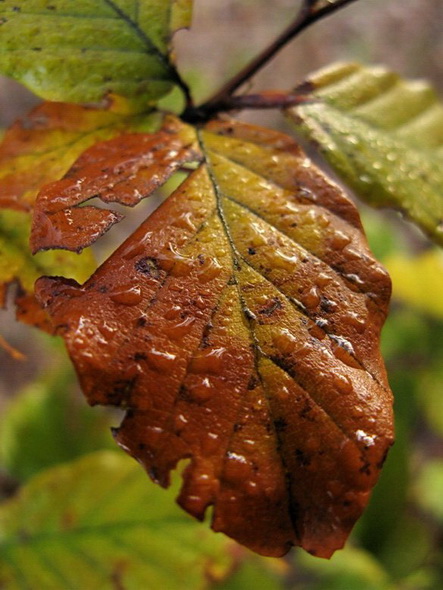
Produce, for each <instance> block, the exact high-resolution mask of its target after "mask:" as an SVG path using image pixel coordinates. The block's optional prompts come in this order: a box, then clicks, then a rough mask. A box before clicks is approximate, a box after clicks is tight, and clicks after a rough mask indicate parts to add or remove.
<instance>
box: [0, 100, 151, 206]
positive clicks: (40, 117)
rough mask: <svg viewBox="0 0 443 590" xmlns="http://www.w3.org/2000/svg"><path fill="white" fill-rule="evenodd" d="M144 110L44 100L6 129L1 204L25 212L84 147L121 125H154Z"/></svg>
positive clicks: (141, 127) (129, 127) (2, 147)
mask: <svg viewBox="0 0 443 590" xmlns="http://www.w3.org/2000/svg"><path fill="white" fill-rule="evenodd" d="M154 124H155V120H153V118H152V117H150V116H148V115H146V114H142V115H139V116H129V115H126V116H125V115H122V114H118V113H115V112H113V111H112V110H102V109H95V108H92V107H82V106H78V105H68V104H62V103H47V102H46V103H43V104H40V105H39V106H37V107H36V108H35V109H33V110H32V111H31V112H30V113H28V114H27V115H26V116H25V117H23V118H22V119H20V120H19V121H17V122H16V123H15V124H14V125H12V127H11V128H10V129H8V130H7V132H6V134H5V136H4V138H3V143H2V144H1V145H0V207H1V208H13V209H18V210H24V211H29V210H31V209H32V206H33V204H34V201H35V197H36V196H37V193H38V191H39V190H40V188H41V187H42V186H43V185H44V184H46V183H48V182H50V181H53V180H54V179H56V178H60V177H61V176H63V174H65V172H67V170H68V169H69V168H70V166H71V165H72V164H73V162H74V161H75V160H76V159H77V158H78V157H79V156H80V154H82V153H83V152H84V151H85V149H86V148H88V147H89V146H91V145H93V144H94V143H96V142H97V141H99V140H105V139H109V138H111V137H114V136H116V135H119V134H121V133H122V131H123V130H126V132H129V131H141V130H152V128H153V125H154Z"/></svg>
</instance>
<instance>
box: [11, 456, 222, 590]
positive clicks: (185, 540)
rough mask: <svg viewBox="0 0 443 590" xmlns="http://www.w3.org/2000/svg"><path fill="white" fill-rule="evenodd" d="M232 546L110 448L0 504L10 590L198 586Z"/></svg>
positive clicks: (217, 570)
mask: <svg viewBox="0 0 443 590" xmlns="http://www.w3.org/2000/svg"><path fill="white" fill-rule="evenodd" d="M230 546H231V547H232V542H230V541H228V540H227V539H225V538H223V537H222V536H221V535H218V536H217V535H212V534H210V533H209V531H207V530H205V527H204V526H202V525H201V524H199V523H196V522H195V521H193V520H192V519H191V518H190V517H189V516H188V515H186V514H184V513H183V512H182V511H180V510H178V509H177V507H176V506H175V505H174V502H173V501H172V498H171V495H170V494H166V493H165V492H164V491H163V490H159V489H158V488H156V487H155V486H153V485H149V483H148V482H146V478H145V477H144V475H143V473H142V472H141V471H140V469H138V467H137V465H136V464H135V462H133V461H131V460H129V458H127V457H125V456H124V455H120V454H119V453H115V452H110V451H107V452H106V451H103V452H99V453H94V454H91V455H88V456H86V457H84V458H83V459H81V460H78V461H75V462H72V463H67V464H65V465H64V466H62V467H56V468H53V469H50V470H47V471H45V472H43V473H41V474H40V475H38V476H37V477H35V478H33V479H32V480H31V481H30V482H29V483H28V484H27V485H26V486H24V487H23V488H22V490H21V491H20V493H19V494H18V495H17V497H15V498H13V499H11V500H9V501H8V502H4V503H3V504H2V505H1V506H0V586H1V587H2V588H8V590H18V589H20V590H23V589H25V588H45V590H60V588H79V589H80V588H85V589H86V588H91V589H92V588H102V589H103V590H108V589H109V590H113V589H116V588H125V589H128V590H138V589H140V588H167V589H168V590H182V589H183V588H193V589H195V590H204V589H207V588H209V587H211V586H212V585H211V584H210V581H211V580H214V581H215V580H220V579H223V578H224V577H226V575H227V574H228V573H229V572H230V570H231V568H232V567H233V565H234V557H233V556H232V555H230V553H229V548H230Z"/></svg>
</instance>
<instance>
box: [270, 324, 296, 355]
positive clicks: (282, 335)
mask: <svg viewBox="0 0 443 590" xmlns="http://www.w3.org/2000/svg"><path fill="white" fill-rule="evenodd" d="M272 342H273V344H274V346H275V348H277V349H278V351H279V352H281V353H283V354H290V353H291V352H294V350H295V349H296V348H297V339H296V337H295V336H294V335H293V334H291V332H289V330H287V329H286V328H282V329H281V330H279V331H278V332H277V333H275V334H273V336H272Z"/></svg>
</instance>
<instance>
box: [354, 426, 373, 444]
mask: <svg viewBox="0 0 443 590" xmlns="http://www.w3.org/2000/svg"><path fill="white" fill-rule="evenodd" d="M355 436H356V437H357V440H358V442H362V443H364V444H365V446H366V447H372V446H374V444H375V439H376V438H377V435H376V434H367V433H366V432H365V431H364V430H357V431H356V432H355Z"/></svg>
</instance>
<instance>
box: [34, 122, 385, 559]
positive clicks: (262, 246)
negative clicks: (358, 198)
mask: <svg viewBox="0 0 443 590" xmlns="http://www.w3.org/2000/svg"><path fill="white" fill-rule="evenodd" d="M197 135H198V141H199V145H200V146H201V150H202V153H201V156H200V157H201V159H204V162H203V163H201V164H200V165H199V167H198V169H196V170H195V171H193V172H192V173H190V175H189V177H188V178H187V180H186V181H185V182H184V183H183V184H182V185H181V186H180V187H179V188H178V189H177V190H176V191H175V192H174V193H173V194H172V195H171V196H170V197H169V198H168V199H167V201H166V202H165V203H164V204H163V205H162V206H161V207H160V208H159V209H157V210H156V211H155V212H154V214H153V215H152V216H151V217H150V218H149V219H148V220H147V221H145V222H144V223H143V224H142V225H141V226H140V228H139V229H138V230H137V231H136V232H135V233H134V234H133V235H132V236H131V237H130V238H128V240H127V241H126V242H125V243H124V244H123V245H122V246H121V247H120V248H119V249H118V250H117V251H116V252H115V253H114V254H113V255H112V256H111V257H110V258H109V259H108V260H107V261H106V262H105V263H104V264H103V265H102V266H101V267H100V268H99V269H98V270H97V272H96V273H95V274H94V275H93V276H92V277H91V278H90V279H89V280H88V281H87V282H86V283H85V284H84V285H78V284H77V283H75V282H73V281H67V280H64V279H61V278H52V279H51V278H44V279H40V281H39V282H38V292H39V297H40V300H41V301H42V302H43V304H44V305H45V307H46V309H47V310H48V311H49V313H50V314H51V316H52V319H53V322H54V324H55V325H56V326H57V327H58V330H59V332H60V333H61V334H62V335H63V336H64V338H65V340H66V343H67V346H68V349H69V352H70V355H71V357H72V359H73V361H74V363H75V365H76V367H77V371H78V374H79V378H80V381H81V383H82V386H83V389H84V391H85V394H86V396H87V398H88V400H89V402H90V403H91V404H97V403H99V404H111V405H116V406H119V407H121V408H126V409H127V414H126V418H125V419H124V421H123V423H122V425H121V426H120V428H119V429H117V430H116V433H115V436H116V439H117V441H118V442H119V444H120V445H121V446H122V447H123V448H124V449H125V450H126V451H127V452H129V453H130V454H131V455H133V456H134V457H136V458H137V459H138V460H139V461H140V462H141V463H142V464H143V465H144V466H145V467H146V469H147V471H148V473H149V474H150V476H151V477H152V478H153V479H154V480H155V481H157V482H159V483H160V484H161V485H164V486H166V485H168V483H169V473H170V471H171V469H173V468H174V467H175V466H176V465H177V463H178V462H179V461H180V460H182V459H188V460H189V462H188V465H187V467H186V469H185V471H184V473H183V478H184V485H183V487H182V490H181V493H180V496H179V503H180V504H181V505H182V506H183V507H184V508H185V509H186V510H187V511H188V512H190V513H191V514H193V515H194V516H196V517H197V518H203V516H204V514H205V511H206V510H207V508H208V507H209V506H213V517H212V526H213V528H214V529H215V530H218V531H223V532H224V533H226V534H228V535H230V536H231V537H233V538H235V539H237V540H238V541H240V542H241V543H243V544H245V545H247V546H248V547H250V548H251V549H253V550H255V551H257V552H259V553H262V554H265V555H272V556H278V555H282V554H284V553H285V552H286V551H288V549H289V548H290V547H291V546H292V545H300V546H302V547H304V548H305V549H307V550H308V551H310V552H311V553H313V554H316V555H319V556H323V557H329V556H330V555H331V554H332V553H333V552H334V551H335V550H336V549H338V548H340V547H341V546H342V545H343V543H344V541H345V539H346V537H347V535H348V534H349V532H350V530H351V528H352V526H353V524H354V523H355V521H356V520H357V518H358V517H359V515H360V514H361V512H362V510H363V508H364V506H365V505H366V503H367V501H368V498H369V494H370V490H371V488H372V486H373V485H374V483H375V482H376V480H377V478H378V474H379V471H380V468H381V465H382V463H383V460H384V457H385V455H386V452H387V450H388V448H389V446H390V444H391V442H392V399H391V393H390V390H389V387H388V384H387V380H386V375H385V370H384V366H383V363H382V360H381V358H380V354H379V350H378V347H379V335H380V329H381V326H382V324H383V321H384V319H385V316H386V313H387V306H388V301H389V296H390V282H389V278H388V276H387V274H386V272H385V271H384V270H383V268H381V266H380V265H379V264H378V263H377V262H376V261H375V260H374V258H373V257H372V255H371V253H370V251H369V249H368V246H367V243H366V240H365V238H364V236H363V233H362V228H361V224H360V221H359V217H358V213H357V212H356V210H355V207H354V206H353V204H352V203H351V202H350V201H349V199H348V198H347V197H346V196H345V195H344V193H343V192H342V191H341V189H340V188H339V187H338V186H336V185H335V184H334V183H332V182H331V181H329V180H328V179H327V178H326V177H325V176H324V175H323V174H322V173H321V172H320V171H319V170H318V169H317V168H316V167H315V166H314V165H313V164H312V162H310V161H309V160H308V158H307V157H306V155H305V154H304V153H303V152H302V151H301V150H300V148H299V147H298V146H297V145H296V144H295V143H294V142H293V141H292V140H291V139H290V138H288V137H286V136H284V135H281V134H278V133H274V132H271V131H268V130H264V129H259V128H256V127H252V126H248V125H244V124H240V123H234V122H212V123H211V124H209V125H208V126H207V127H206V128H205V129H201V130H197Z"/></svg>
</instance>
